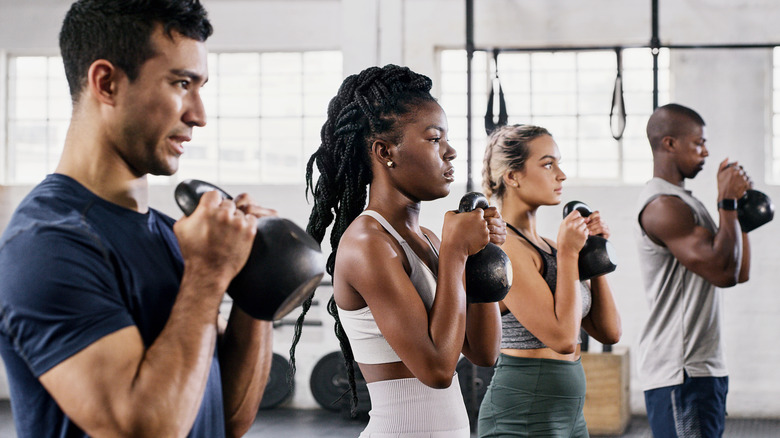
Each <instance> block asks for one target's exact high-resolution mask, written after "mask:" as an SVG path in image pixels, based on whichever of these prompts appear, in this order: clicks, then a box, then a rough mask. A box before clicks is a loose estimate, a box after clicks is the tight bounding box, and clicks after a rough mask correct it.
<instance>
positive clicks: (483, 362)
mask: <svg viewBox="0 0 780 438" xmlns="http://www.w3.org/2000/svg"><path fill="white" fill-rule="evenodd" d="M500 345H501V314H500V312H499V309H498V303H479V304H477V303H475V304H469V305H468V306H467V309H466V342H465V343H464V346H463V354H464V355H465V356H466V357H468V358H469V360H470V361H471V362H472V363H474V364H476V365H480V366H486V367H487V366H493V364H494V363H495V362H496V359H497V358H498V353H499V347H500Z"/></svg>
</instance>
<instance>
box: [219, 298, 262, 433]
mask: <svg viewBox="0 0 780 438" xmlns="http://www.w3.org/2000/svg"><path fill="white" fill-rule="evenodd" d="M272 346H273V325H272V323H271V322H270V321H260V320H257V319H254V318H252V317H251V316H249V315H247V314H246V313H244V312H243V311H242V310H241V309H239V308H238V306H235V305H234V306H233V309H232V310H231V313H230V318H229V320H228V325H227V328H226V330H225V334H224V335H223V336H222V339H221V341H220V347H219V358H220V367H221V372H222V394H223V399H224V408H225V427H226V431H227V436H229V437H230V436H242V435H244V434H245V433H246V432H247V430H249V428H250V427H251V426H252V423H253V421H254V419H255V415H256V414H257V409H258V406H259V405H260V401H261V400H262V398H263V392H264V390H265V386H266V384H267V383H268V376H269V374H270V371H271V362H272V358H273V350H272V348H271V347H272Z"/></svg>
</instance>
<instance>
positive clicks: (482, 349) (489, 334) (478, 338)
mask: <svg viewBox="0 0 780 438" xmlns="http://www.w3.org/2000/svg"><path fill="white" fill-rule="evenodd" d="M484 217H485V220H486V221H487V223H488V230H489V231H490V243H492V244H494V245H499V246H500V245H503V244H504V243H506V223H505V222H504V220H503V218H502V217H501V213H500V212H499V211H498V209H496V208H495V207H489V208H487V209H485V210H484ZM500 347H501V311H500V309H499V306H498V303H472V304H469V305H468V306H467V308H466V340H465V343H464V344H463V350H462V353H463V355H464V356H466V357H467V358H468V359H469V360H470V361H471V363H473V364H475V365H479V366H483V367H491V366H493V365H494V364H495V363H496V360H497V359H498V354H499V353H500Z"/></svg>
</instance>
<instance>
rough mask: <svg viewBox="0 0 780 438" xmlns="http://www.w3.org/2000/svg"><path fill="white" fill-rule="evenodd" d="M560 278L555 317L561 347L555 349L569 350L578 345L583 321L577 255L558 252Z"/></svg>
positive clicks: (557, 281)
mask: <svg viewBox="0 0 780 438" xmlns="http://www.w3.org/2000/svg"><path fill="white" fill-rule="evenodd" d="M557 260H558V276H557V280H556V286H555V294H554V296H553V299H554V312H555V314H554V317H555V320H556V323H555V327H556V332H557V336H555V338H556V339H557V340H558V341H559V342H556V345H559V346H557V347H555V348H553V349H564V350H567V349H569V348H570V347H572V348H573V346H574V345H576V343H577V336H578V335H579V332H580V326H581V321H582V292H581V291H580V281H579V271H578V268H577V260H578V257H577V255H576V254H575V255H573V256H572V255H570V254H564V253H562V252H558V258H557Z"/></svg>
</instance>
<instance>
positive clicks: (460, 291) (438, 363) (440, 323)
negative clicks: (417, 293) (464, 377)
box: [428, 249, 466, 380]
mask: <svg viewBox="0 0 780 438" xmlns="http://www.w3.org/2000/svg"><path fill="white" fill-rule="evenodd" d="M465 265H466V256H465V255H460V254H453V253H452V252H449V251H446V250H445V249H442V251H441V255H440V257H439V275H438V281H437V284H436V298H435V299H434V301H433V305H432V306H431V310H430V311H429V312H428V318H429V322H428V330H429V334H430V338H431V343H432V346H433V352H432V353H433V354H431V355H430V366H431V367H435V368H442V369H441V371H442V375H441V376H439V377H441V378H442V379H445V380H446V378H447V374H449V378H450V379H451V378H452V372H454V370H455V366H456V365H457V361H458V357H460V352H461V350H462V348H463V342H464V339H465V332H466V293H465V289H464V288H465V286H464V281H463V278H464V274H463V272H464V270H465ZM450 365H451V366H450ZM450 368H452V372H450Z"/></svg>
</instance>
